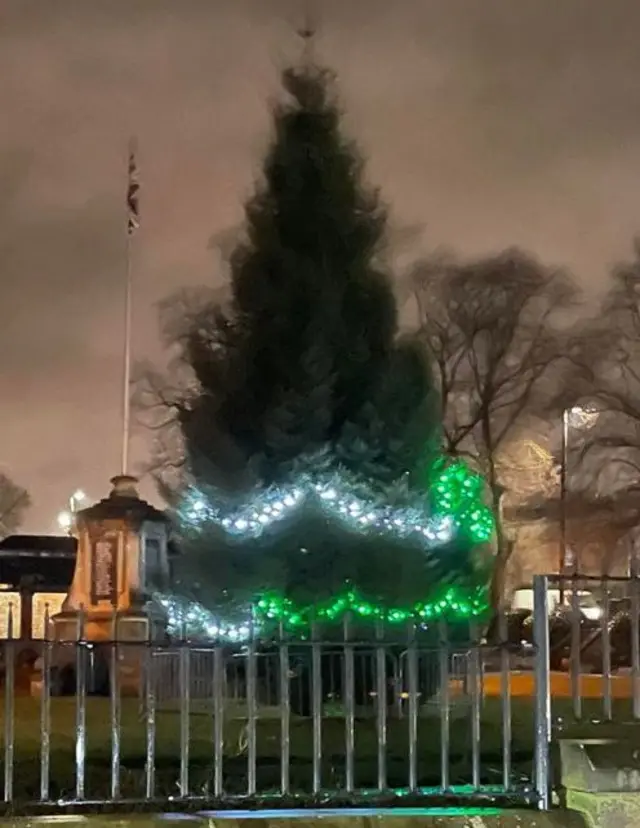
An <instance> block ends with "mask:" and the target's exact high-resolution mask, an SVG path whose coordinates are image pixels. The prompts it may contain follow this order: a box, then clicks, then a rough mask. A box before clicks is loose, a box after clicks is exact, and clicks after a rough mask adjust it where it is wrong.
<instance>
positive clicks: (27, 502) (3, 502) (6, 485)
mask: <svg viewBox="0 0 640 828" xmlns="http://www.w3.org/2000/svg"><path fill="white" fill-rule="evenodd" d="M30 506H31V498H30V497H29V493H28V492H27V490H26V489H23V488H22V487H21V486H18V485H17V484H16V483H14V482H13V480H11V478H9V477H8V476H7V475H6V474H3V473H1V472H0V538H5V537H6V536H7V535H12V534H13V533H14V532H16V531H17V530H18V529H19V528H20V526H21V525H22V523H23V521H24V517H25V513H26V511H27V509H28V508H29V507H30Z"/></svg>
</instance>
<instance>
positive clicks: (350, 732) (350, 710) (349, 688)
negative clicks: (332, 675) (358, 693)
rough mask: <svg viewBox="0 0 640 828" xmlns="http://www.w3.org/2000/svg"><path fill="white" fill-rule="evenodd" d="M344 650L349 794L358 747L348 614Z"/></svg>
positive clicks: (352, 657)
mask: <svg viewBox="0 0 640 828" xmlns="http://www.w3.org/2000/svg"><path fill="white" fill-rule="evenodd" d="M342 634H343V639H342V648H343V655H344V674H343V675H344V705H345V718H344V726H345V734H344V741H345V787H346V789H347V792H349V793H351V792H352V791H353V789H354V787H355V779H354V768H355V745H356V727H355V719H356V717H355V699H354V687H355V680H354V679H355V663H354V651H353V644H352V643H351V616H350V614H349V613H347V614H346V615H345V616H344V620H343V626H342Z"/></svg>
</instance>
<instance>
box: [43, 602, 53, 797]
mask: <svg viewBox="0 0 640 828" xmlns="http://www.w3.org/2000/svg"><path fill="white" fill-rule="evenodd" d="M50 623H51V621H50V615H49V604H48V603H47V604H45V606H44V641H43V642H42V687H41V691H40V801H41V802H47V801H48V799H49V777H50V764H51V648H52V646H53V645H52V643H51V639H50V635H49V627H50Z"/></svg>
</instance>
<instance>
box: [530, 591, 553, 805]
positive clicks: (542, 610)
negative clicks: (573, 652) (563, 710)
mask: <svg viewBox="0 0 640 828" xmlns="http://www.w3.org/2000/svg"><path fill="white" fill-rule="evenodd" d="M548 585H549V584H548V579H547V577H546V576H544V575H535V576H534V579H533V632H534V643H535V648H536V652H535V691H536V692H535V754H534V755H535V766H534V767H535V770H534V779H535V789H536V794H537V797H538V808H539V809H540V810H543V811H545V810H547V809H548V808H549V782H550V779H549V776H550V774H549V745H550V742H551V683H550V675H549V598H548Z"/></svg>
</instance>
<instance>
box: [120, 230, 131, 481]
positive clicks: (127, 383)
mask: <svg viewBox="0 0 640 828" xmlns="http://www.w3.org/2000/svg"><path fill="white" fill-rule="evenodd" d="M131 293H132V284H131V233H129V232H127V248H126V251H125V304H124V353H123V359H124V364H123V371H122V464H121V472H122V474H123V475H126V474H127V471H128V467H129V432H130V423H131V316H132V314H131V304H132V303H131V299H132V296H131Z"/></svg>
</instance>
